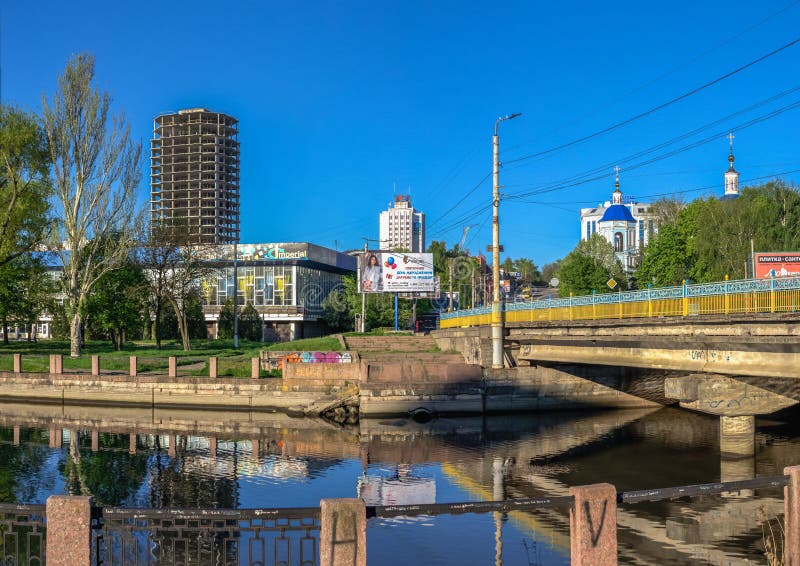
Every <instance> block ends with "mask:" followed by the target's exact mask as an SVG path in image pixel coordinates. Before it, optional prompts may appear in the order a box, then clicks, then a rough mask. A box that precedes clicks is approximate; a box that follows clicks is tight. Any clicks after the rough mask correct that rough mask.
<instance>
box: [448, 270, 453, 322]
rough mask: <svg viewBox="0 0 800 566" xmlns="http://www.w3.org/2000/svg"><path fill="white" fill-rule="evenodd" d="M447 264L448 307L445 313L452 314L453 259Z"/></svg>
mask: <svg viewBox="0 0 800 566" xmlns="http://www.w3.org/2000/svg"><path fill="white" fill-rule="evenodd" d="M448 264H449V266H450V277H448V279H449V280H450V293H449V297H450V306H449V307H448V309H447V312H453V258H450V261H449V262H448Z"/></svg>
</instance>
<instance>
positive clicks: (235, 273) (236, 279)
mask: <svg viewBox="0 0 800 566" xmlns="http://www.w3.org/2000/svg"><path fill="white" fill-rule="evenodd" d="M238 244H239V242H238V241H236V242H233V347H234V348H235V349H237V350H238V349H239V308H238V305H237V301H238V300H239V253H238V252H239V250H238V249H237V248H238Z"/></svg>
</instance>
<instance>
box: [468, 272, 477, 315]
mask: <svg viewBox="0 0 800 566" xmlns="http://www.w3.org/2000/svg"><path fill="white" fill-rule="evenodd" d="M476 275H477V274H476V273H475V269H474V268H472V277H471V279H472V281H470V283H471V284H472V302H471V303H470V305H469V307H470V308H472V309H474V308H475V276H476Z"/></svg>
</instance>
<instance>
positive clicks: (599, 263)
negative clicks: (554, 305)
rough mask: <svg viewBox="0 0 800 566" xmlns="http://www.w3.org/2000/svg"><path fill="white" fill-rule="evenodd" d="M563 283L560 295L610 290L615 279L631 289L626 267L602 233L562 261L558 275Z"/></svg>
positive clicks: (593, 236)
mask: <svg viewBox="0 0 800 566" xmlns="http://www.w3.org/2000/svg"><path fill="white" fill-rule="evenodd" d="M556 277H558V279H559V280H560V284H559V286H560V294H561V296H567V295H569V294H570V293H572V294H575V295H586V294H589V293H591V292H592V290H596V291H597V292H599V293H600V292H603V291H606V290H610V289H608V286H607V285H606V282H607V281H608V280H609V278H613V279H614V280H615V281H616V282H617V284H618V285H619V286H620V288H622V289H624V288H626V287H627V283H626V277H625V273H624V271H623V269H622V264H621V263H620V261H619V260H618V259H617V257H616V255H615V253H614V246H613V245H612V244H611V243H610V242H608V241H606V239H605V238H603V237H602V236H601V235H600V234H592V237H591V238H589V239H588V240H581V241H580V242H579V243H578V245H577V246H576V247H575V249H574V250H572V251H571V252H570V253H569V254H567V256H566V257H565V258H564V259H563V260H562V261H561V265H560V266H559V268H558V271H557V272H556Z"/></svg>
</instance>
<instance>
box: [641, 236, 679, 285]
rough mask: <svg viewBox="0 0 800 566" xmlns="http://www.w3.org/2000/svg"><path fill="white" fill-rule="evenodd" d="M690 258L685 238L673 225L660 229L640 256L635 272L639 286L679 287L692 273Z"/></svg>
mask: <svg viewBox="0 0 800 566" xmlns="http://www.w3.org/2000/svg"><path fill="white" fill-rule="evenodd" d="M692 259H693V258H692V257H691V256H690V255H689V253H688V250H687V244H686V238H685V237H684V235H683V234H681V232H680V230H679V229H678V227H677V226H676V225H674V224H667V225H664V226H662V227H661V229H660V230H659V232H658V237H656V238H654V239H653V240H651V241H650V243H649V244H648V245H647V246H646V247H645V249H644V251H643V254H642V262H641V265H640V266H639V269H638V270H637V271H636V279H637V280H638V281H639V283H640V284H641V285H646V284H650V283H651V284H653V285H655V286H656V287H663V286H667V285H680V284H681V283H683V281H684V280H685V279H688V278H689V276H690V274H691V271H692V265H693V262H692Z"/></svg>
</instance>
